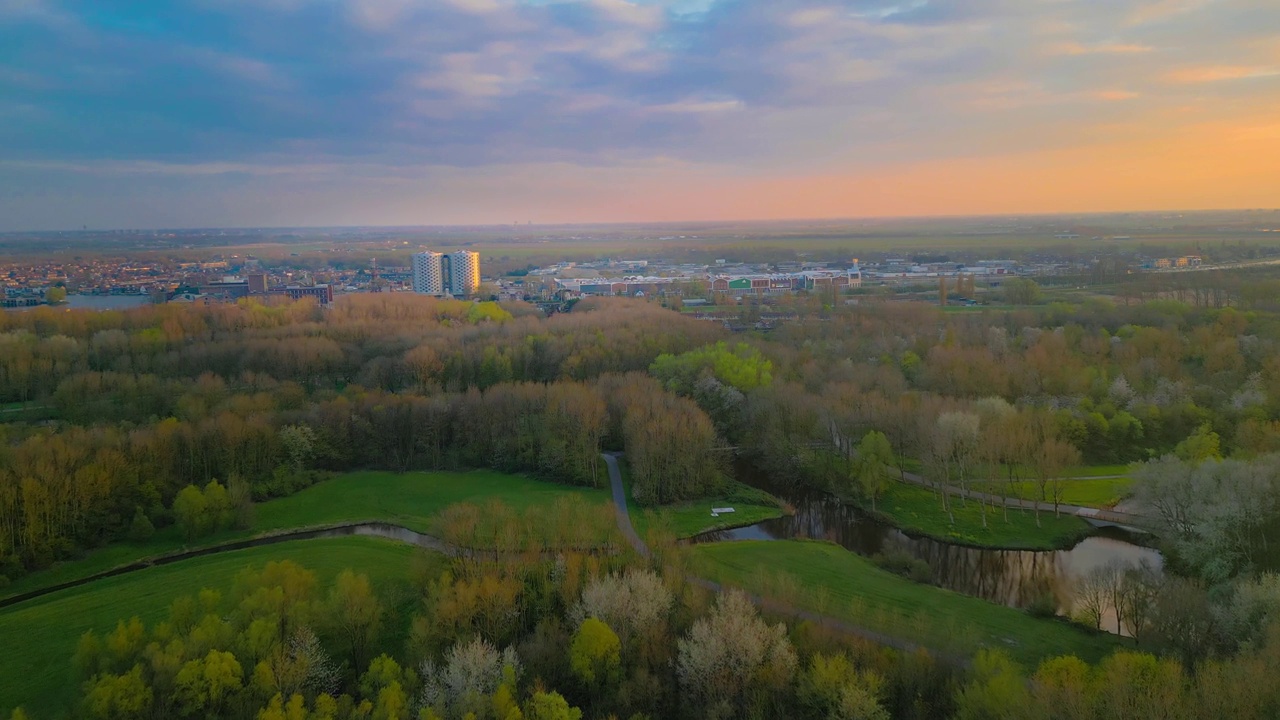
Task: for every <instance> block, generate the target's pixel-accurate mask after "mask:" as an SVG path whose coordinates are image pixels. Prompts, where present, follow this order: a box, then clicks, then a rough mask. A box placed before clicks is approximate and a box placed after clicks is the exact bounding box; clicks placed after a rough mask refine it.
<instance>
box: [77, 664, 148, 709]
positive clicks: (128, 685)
mask: <svg viewBox="0 0 1280 720" xmlns="http://www.w3.org/2000/svg"><path fill="white" fill-rule="evenodd" d="M153 699H154V695H153V693H152V691H151V688H150V687H148V686H147V683H146V681H145V680H143V679H142V666H141V665H134V666H133V669H132V670H130V671H129V672H127V673H125V674H124V675H112V674H111V673H106V674H103V675H98V676H97V677H95V678H94V679H93V680H91V681H90V683H89V688H88V691H87V692H86V693H85V698H84V707H85V711H86V712H87V713H88V715H89V717H93V718H101V720H130V719H131V718H141V717H145V716H146V715H147V714H148V710H150V708H151V703H152V701H153Z"/></svg>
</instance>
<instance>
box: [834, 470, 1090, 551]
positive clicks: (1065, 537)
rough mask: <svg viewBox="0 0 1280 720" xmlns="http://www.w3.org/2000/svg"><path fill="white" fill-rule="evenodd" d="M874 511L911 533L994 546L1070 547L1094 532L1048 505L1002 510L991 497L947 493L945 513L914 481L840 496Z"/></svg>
mask: <svg viewBox="0 0 1280 720" xmlns="http://www.w3.org/2000/svg"><path fill="white" fill-rule="evenodd" d="M846 501H847V502H850V503H851V504H853V505H856V506H857V507H858V508H859V509H861V510H863V511H864V512H867V513H869V514H871V515H872V516H874V517H876V518H877V519H879V520H881V521H883V522H886V523H889V524H891V525H893V526H894V527H897V528H899V529H901V530H902V531H903V532H906V533H909V534H911V535H918V536H923V537H929V538H933V539H935V540H942V541H944V542H949V543H955V544H958V545H967V546H970V547H979V548H991V549H997V550H1061V549H1066V548H1070V547H1071V546H1072V545H1075V544H1076V543H1078V542H1080V541H1081V540H1083V539H1084V538H1086V537H1088V536H1089V535H1091V534H1092V533H1093V532H1094V528H1093V526H1092V525H1090V524H1089V523H1087V522H1085V521H1084V520H1082V519H1081V518H1079V517H1076V516H1074V515H1070V516H1068V515H1063V516H1061V517H1055V516H1054V514H1053V512H1052V511H1044V510H1041V511H1040V521H1039V524H1037V522H1036V513H1035V512H1034V511H1032V510H1028V509H1024V508H1009V510H1008V511H1007V512H1006V511H1005V510H1004V509H1003V508H1001V507H1000V505H999V503H997V505H996V507H995V508H992V507H990V506H986V507H985V515H986V525H985V527H984V525H983V514H984V507H983V505H982V504H981V503H979V502H978V501H977V500H973V499H967V500H966V499H962V498H960V497H956V496H953V497H952V498H951V515H952V516H954V518H955V521H954V522H952V520H951V517H949V516H948V514H947V512H946V511H945V510H943V509H942V499H941V497H940V496H939V495H938V494H937V493H936V492H934V491H932V490H929V489H927V488H924V487H920V486H918V485H911V484H906V483H901V482H895V483H893V484H892V485H891V486H890V488H889V490H888V491H887V492H885V494H884V496H883V497H881V498H879V499H878V500H877V501H876V506H875V509H874V510H872V508H871V503H870V502H869V501H866V500H863V499H861V498H846Z"/></svg>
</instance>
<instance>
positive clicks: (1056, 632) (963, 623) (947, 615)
mask: <svg viewBox="0 0 1280 720" xmlns="http://www.w3.org/2000/svg"><path fill="white" fill-rule="evenodd" d="M690 553H691V555H692V566H693V568H694V569H695V570H696V571H697V572H698V573H699V574H700V575H702V576H703V577H707V578H709V579H712V580H717V581H719V582H721V583H725V584H729V585H734V586H737V587H741V588H743V589H745V590H747V591H749V592H753V593H756V594H760V595H765V596H769V597H774V598H776V599H778V600H781V601H783V602H786V603H789V604H792V605H794V606H797V607H800V608H803V609H805V610H811V611H814V612H817V613H821V614H823V615H828V616H832V617H837V618H840V619H843V620H846V621H848V622H851V623H854V624H856V625H859V626H861V627H865V628H868V629H871V630H875V631H878V632H882V633H886V634H889V635H894V636H897V637H903V638H908V639H911V640H914V641H916V642H919V643H921V644H922V645H924V646H926V647H930V648H934V649H937V650H941V651H944V652H951V653H961V654H971V653H973V652H975V651H976V650H977V649H979V648H982V647H994V648H1001V649H1004V650H1006V651H1007V652H1009V653H1010V655H1012V656H1013V657H1014V658H1016V659H1017V660H1019V661H1020V662H1022V663H1024V664H1026V665H1027V666H1034V665H1035V664H1036V663H1037V662H1038V661H1039V660H1040V659H1041V658H1045V657H1050V656H1054V655H1064V654H1074V655H1077V656H1079V657H1080V658H1082V659H1084V660H1087V661H1090V662H1094V661H1097V660H1098V659H1099V658H1101V657H1102V656H1104V655H1106V654H1107V653H1108V652H1110V651H1111V650H1112V649H1113V648H1115V647H1118V646H1119V641H1118V640H1117V639H1115V638H1114V637H1112V636H1109V635H1105V634H1096V633H1091V632H1089V631H1087V630H1083V629H1079V628H1076V627H1074V626H1072V625H1069V624H1067V623H1065V622H1060V621H1056V620H1041V619H1037V618H1033V617H1031V616H1030V615H1028V614H1026V613H1024V612H1022V611H1019V610H1015V609H1013V608H1008V607H1005V606H1003V605H996V604H994V603H989V602H986V601H983V600H978V599H976V598H972V597H968V596H966V595H961V594H959V593H955V592H952V591H950V590H944V589H941V588H937V587H933V586H930V585H921V584H919V583H915V582H912V581H910V580H907V579H905V578H902V577H899V576H897V575H894V574H892V573H890V572H887V571H885V570H881V569H880V568H878V567H876V566H875V565H873V564H871V562H870V561H868V560H867V559H865V558H863V557H861V556H859V555H856V554H854V553H851V552H849V551H848V550H845V549H844V548H841V547H839V546H837V545H834V544H831V543H826V542H817V541H808V540H778V541H740V542H727V543H714V544H707V545H697V546H695V547H693V548H692V549H691V550H690ZM780 571H781V572H780Z"/></svg>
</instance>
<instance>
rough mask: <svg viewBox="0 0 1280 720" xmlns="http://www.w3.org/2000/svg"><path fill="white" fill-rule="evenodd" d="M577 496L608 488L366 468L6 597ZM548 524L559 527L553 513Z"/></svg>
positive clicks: (13, 588) (600, 497)
mask: <svg viewBox="0 0 1280 720" xmlns="http://www.w3.org/2000/svg"><path fill="white" fill-rule="evenodd" d="M568 496H576V497H579V498H581V499H582V500H584V501H586V502H588V503H591V504H599V505H603V504H604V503H606V502H608V500H609V493H608V491H607V490H601V489H592V488H580V487H571V486H568V485H557V484H555V483H549V482H542V481H539V480H534V479H532V478H529V477H525V476H523V475H509V474H506V473H500V472H496V471H493V470H472V471H469V472H411V473H393V472H382V471H361V472H353V473H346V474H344V475H339V476H337V477H335V478H332V479H330V480H325V481H324V482H321V483H318V484H316V485H313V486H312V487H309V488H306V489H305V490H301V491H299V492H297V493H295V494H293V495H290V496H288V497H284V498H278V499H276V500H269V501H267V502H264V503H260V504H258V505H257V506H255V507H254V522H253V527H251V528H249V529H248V530H227V531H223V532H219V533H216V534H213V535H207V536H205V537H201V538H197V539H196V540H194V541H192V542H190V543H188V542H186V541H185V539H184V538H183V536H182V533H181V531H180V530H179V529H178V528H177V527H172V526H171V527H167V528H164V529H163V530H160V531H159V532H157V533H156V534H155V535H154V536H153V537H152V538H151V539H150V540H148V541H147V542H144V543H135V542H121V543H116V544H113V545H109V546H107V547H104V548H99V549H97V550H94V551H92V552H90V553H88V554H87V555H86V556H85V557H83V558H81V559H78V560H71V561H67V562H62V563H58V564H57V565H55V566H53V567H51V568H49V569H47V570H41V571H38V572H34V573H31V574H30V575H27V576H25V577H23V578H20V579H18V580H16V581H14V582H13V583H12V584H10V585H9V586H8V587H6V588H5V589H4V590H3V591H2V594H3V597H8V596H11V595H17V594H20V593H24V592H28V591H31V590H36V589H39V588H42V587H49V586H51V585H58V584H61V583H64V582H69V581H73V580H76V579H79V578H83V577H87V576H89V575H93V574H95V573H99V572H103V571H106V570H110V569H111V568H114V567H119V566H121V565H126V564H128V563H132V562H135V561H138V560H140V559H143V558H151V557H156V556H160V555H166V554H169V553H174V552H178V551H181V550H183V549H187V548H195V547H207V546H210V545H217V544H220V543H224V542H229V541H232V540H237V539H244V538H248V537H253V536H255V535H262V534H266V533H274V532H281V531H285V530H292V529H297V528H304V527H315V526H319V525H331V524H335V523H344V522H360V521H382V522H389V523H394V524H397V525H403V526H405V527H407V528H410V529H412V530H417V531H419V532H426V533H434V532H438V530H439V527H438V520H439V515H440V513H441V512H442V511H443V510H444V509H445V508H446V507H448V506H450V505H454V504H457V503H477V504H483V503H486V502H488V501H491V500H501V501H502V502H503V503H504V504H505V505H506V506H508V507H510V508H512V509H514V510H518V511H521V512H524V511H526V510H528V509H529V508H551V507H552V506H553V505H554V504H555V502H556V500H557V499H560V498H564V497H568ZM547 522H549V523H550V522H554V519H553V518H551V517H550V516H548V518H547Z"/></svg>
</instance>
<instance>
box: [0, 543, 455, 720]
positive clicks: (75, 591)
mask: <svg viewBox="0 0 1280 720" xmlns="http://www.w3.org/2000/svg"><path fill="white" fill-rule="evenodd" d="M414 552H422V551H418V550H415V548H412V547H410V546H408V545H402V544H399V543H395V542H392V541H390V540H382V539H379V538H369V537H345V538H329V539H319V540H303V541H298V542H296V543H286V544H282V545H271V546H266V547H260V548H249V549H245V550H236V551H232V552H228V553H221V554H218V555H211V556H207V557H201V558H194V559H192V560H189V561H186V562H181V563H174V564H172V565H164V566H160V567H154V568H148V569H146V570H141V571H139V572H136V573H131V574H129V575H122V576H119V577H113V578H107V579H104V580H102V581H99V582H95V583H91V584H89V585H85V586H83V587H78V588H71V589H68V590H64V591H61V592H58V593H55V594H53V595H49V596H47V597H43V598H38V599H36V600H33V601H31V602H30V603H24V604H22V605H18V606H16V607H12V608H8V609H5V610H0V637H3V638H4V639H5V642H4V643H0V714H2V715H3V716H5V717H7V716H8V711H9V708H12V707H14V706H17V705H23V706H25V707H26V709H27V710H29V711H31V712H32V714H33V716H34V717H42V718H44V717H52V716H54V715H55V714H57V713H58V712H61V711H65V710H67V709H68V708H67V703H68V702H69V701H70V699H71V698H72V697H74V691H73V684H72V683H73V677H72V670H71V657H72V655H73V653H74V652H75V649H76V642H77V640H79V638H80V635H82V634H83V633H84V632H85V631H86V630H95V631H98V632H109V631H110V630H112V629H113V628H114V627H115V624H116V621H118V620H121V619H125V620H127V619H128V618H130V617H132V616H135V615H136V616H137V617H139V618H141V619H142V620H143V622H146V623H152V622H155V621H156V620H159V619H162V618H163V617H164V616H165V614H166V612H167V609H168V607H169V604H170V603H172V602H173V600H174V599H175V598H177V597H180V596H182V595H188V594H194V593H195V592H197V591H199V590H200V589H201V588H205V587H209V588H216V589H219V590H221V591H223V592H224V593H225V592H227V591H228V590H229V589H230V588H231V585H232V582H233V580H234V578H235V576H236V574H237V573H239V572H240V571H241V570H243V569H244V568H246V567H249V566H251V565H254V566H257V565H263V564H265V563H267V562H269V561H272V560H293V561H295V562H297V563H299V564H301V565H303V566H304V567H306V568H308V569H310V570H313V571H315V573H316V575H317V578H318V580H319V582H320V583H321V586H322V587H323V585H324V584H325V583H328V582H329V581H330V580H331V579H332V578H333V577H334V576H335V575H337V574H338V572H340V571H341V570H342V569H344V568H352V569H355V570H357V571H359V572H361V573H364V574H366V575H368V576H369V579H370V581H371V582H372V583H373V585H374V587H375V588H377V590H378V593H379V597H380V598H381V599H382V601H383V603H384V605H386V606H387V607H388V608H389V609H390V608H394V607H395V606H396V605H398V604H401V603H400V602H397V600H398V597H399V599H400V600H402V599H403V597H407V591H408V587H407V583H408V577H409V567H410V559H411V557H412V555H413V553H414ZM428 557H432V558H435V559H437V560H438V562H439V563H440V567H441V569H443V567H444V563H445V562H446V560H445V559H444V558H443V556H440V555H428ZM392 619H393V618H389V619H388V620H389V622H388V635H390V634H391V633H392V631H393V630H394V629H395V628H396V627H397V626H396V625H395V624H393V623H392V622H390V621H391V620H392ZM394 620H396V621H397V622H402V621H403V618H394Z"/></svg>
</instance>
